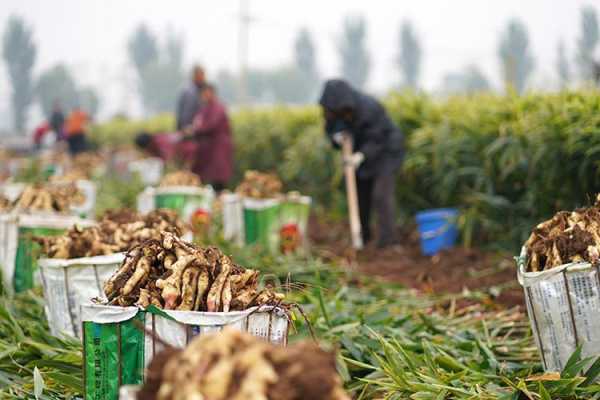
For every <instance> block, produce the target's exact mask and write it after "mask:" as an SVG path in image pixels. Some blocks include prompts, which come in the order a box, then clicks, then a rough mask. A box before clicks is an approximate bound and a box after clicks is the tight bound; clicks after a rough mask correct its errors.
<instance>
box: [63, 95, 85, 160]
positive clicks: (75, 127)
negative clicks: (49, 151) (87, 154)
mask: <svg viewBox="0 0 600 400" xmlns="http://www.w3.org/2000/svg"><path fill="white" fill-rule="evenodd" d="M88 123H89V116H88V115H87V113H86V112H85V111H83V110H82V109H81V108H79V107H75V108H74V109H73V111H71V114H69V116H68V117H67V120H66V121H65V126H64V131H65V137H66V139H67V144H68V145H69V153H70V154H71V155H75V154H78V153H82V152H84V151H86V150H87V148H88V143H87V138H86V134H87V129H88Z"/></svg>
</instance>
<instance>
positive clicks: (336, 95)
mask: <svg viewBox="0 0 600 400" xmlns="http://www.w3.org/2000/svg"><path fill="white" fill-rule="evenodd" d="M319 104H320V105H321V106H322V107H324V108H326V109H327V110H330V111H333V112H336V111H341V110H343V109H350V110H355V109H356V106H357V92H356V91H355V90H354V89H353V88H352V87H351V86H350V85H349V84H348V83H347V82H346V81H344V80H341V79H331V80H328V81H327V82H325V88H324V89H323V93H322V94H321V99H320V100H319Z"/></svg>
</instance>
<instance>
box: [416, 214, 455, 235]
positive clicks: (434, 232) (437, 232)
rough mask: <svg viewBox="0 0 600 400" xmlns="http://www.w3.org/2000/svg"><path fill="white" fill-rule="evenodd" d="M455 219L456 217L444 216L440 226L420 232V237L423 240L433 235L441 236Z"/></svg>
mask: <svg viewBox="0 0 600 400" xmlns="http://www.w3.org/2000/svg"><path fill="white" fill-rule="evenodd" d="M456 220H457V218H456V217H449V218H446V223H445V224H444V225H442V226H440V227H439V228H437V229H434V230H432V231H426V232H423V233H421V237H422V238H423V239H425V240H427V239H433V238H435V237H438V236H441V235H443V234H444V233H446V232H448V230H450V228H451V227H452V225H453V224H454V222H455V221H456Z"/></svg>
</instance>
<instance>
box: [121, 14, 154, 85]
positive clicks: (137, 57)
mask: <svg viewBox="0 0 600 400" xmlns="http://www.w3.org/2000/svg"><path fill="white" fill-rule="evenodd" d="M127 50H128V52H129V58H130V59H131V62H132V63H133V66H134V67H135V69H136V72H137V73H138V74H140V75H142V74H143V71H144V70H145V69H146V68H147V67H148V66H149V65H150V64H152V63H153V62H155V61H156V60H157V59H158V41H157V39H156V36H154V34H153V33H152V32H150V30H149V29H148V28H147V27H146V25H144V24H142V25H140V26H139V27H138V28H137V29H136V31H135V32H134V33H133V35H132V36H131V38H130V39H129V42H128V44H127Z"/></svg>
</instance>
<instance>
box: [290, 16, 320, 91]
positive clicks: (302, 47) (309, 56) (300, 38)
mask: <svg viewBox="0 0 600 400" xmlns="http://www.w3.org/2000/svg"><path fill="white" fill-rule="evenodd" d="M294 61H295V67H296V69H297V70H298V73H299V78H300V79H301V80H302V82H303V85H302V88H301V89H302V93H299V94H298V96H299V97H300V101H302V102H307V101H311V100H313V97H314V96H315V94H316V91H317V88H318V87H319V83H320V82H319V72H318V69H317V55H316V49H315V45H314V42H313V39H312V35H311V34H310V32H309V31H308V30H307V29H305V28H304V29H301V30H300V32H298V35H297V36H296V41H295V43H294Z"/></svg>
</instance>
